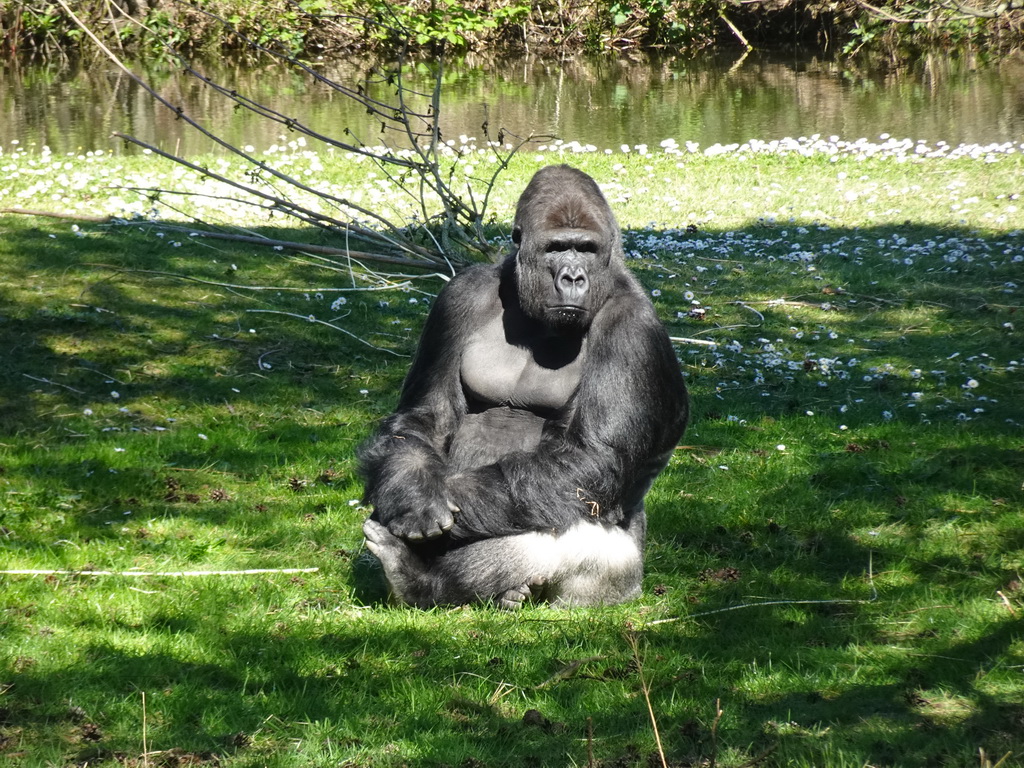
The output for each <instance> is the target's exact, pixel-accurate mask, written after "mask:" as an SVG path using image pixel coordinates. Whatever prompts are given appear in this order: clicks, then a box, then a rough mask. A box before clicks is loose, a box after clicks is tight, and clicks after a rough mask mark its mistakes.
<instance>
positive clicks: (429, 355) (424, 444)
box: [359, 268, 497, 540]
mask: <svg viewBox="0 0 1024 768" xmlns="http://www.w3.org/2000/svg"><path fill="white" fill-rule="evenodd" d="M492 275H493V270H492V269H489V268H477V269H471V270H466V271H465V272H462V273H461V274H459V275H458V276H457V277H455V278H453V279H452V281H451V282H450V283H449V284H448V285H447V286H445V288H444V290H442V291H441V293H440V294H439V295H438V298H437V301H436V302H435V303H434V306H433V307H432V308H431V311H430V314H429V316H428V317H427V321H426V324H425V327H424V330H423V334H422V337H421V341H420V345H419V347H418V348H417V352H416V357H415V359H414V360H413V364H412V367H411V368H410V369H409V373H408V374H407V375H406V378H405V383H404V384H403V385H402V395H401V398H400V400H399V403H398V407H397V409H396V410H395V412H394V413H393V414H392V415H391V416H389V417H388V418H387V419H385V420H384V422H383V423H382V424H381V426H380V428H379V429H378V430H377V432H376V434H375V435H374V436H373V437H372V438H370V439H369V440H368V441H367V442H366V443H365V444H363V445H362V446H361V447H360V449H359V460H360V470H361V472H362V474H363V478H364V481H365V489H366V490H365V493H364V496H363V501H364V503H366V504H370V505H372V506H373V507H374V510H375V512H374V517H375V519H377V520H378V521H379V522H381V523H382V524H384V525H385V526H387V528H388V529H389V530H390V531H391V532H392V533H393V534H395V535H396V536H400V537H402V538H406V539H414V540H415V539H422V538H431V537H434V536H438V535H440V534H441V533H442V532H443V531H446V530H448V529H449V528H450V527H451V526H452V522H453V518H452V512H451V510H450V508H449V505H448V498H447V492H446V488H445V475H446V474H447V470H448V468H447V459H446V455H447V450H448V442H449V441H450V439H451V437H452V435H454V434H455V432H456V430H457V429H458V425H459V419H460V417H461V415H462V414H463V413H464V412H465V395H464V394H463V391H462V387H461V385H460V379H459V365H460V362H461V355H462V349H463V348H464V346H465V337H466V336H467V335H468V333H469V332H470V331H471V330H472V329H473V322H472V320H471V317H472V316H473V314H474V312H475V311H477V309H478V307H479V306H480V304H481V302H486V301H487V297H488V294H489V293H493V292H494V290H495V289H493V288H490V286H491V285H492V284H495V285H496V283H497V278H496V277H493V276H492Z"/></svg>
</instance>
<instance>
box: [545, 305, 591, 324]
mask: <svg viewBox="0 0 1024 768" xmlns="http://www.w3.org/2000/svg"><path fill="white" fill-rule="evenodd" d="M548 314H550V315H553V316H554V317H555V319H557V320H561V321H562V322H566V323H575V322H579V321H580V320H582V319H583V318H584V317H585V316H586V314H587V310H585V309H584V308H583V307H577V306H574V305H572V304H563V305H562V306H558V307H551V308H550V309H549V310H548Z"/></svg>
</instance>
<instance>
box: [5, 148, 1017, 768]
mask: <svg viewBox="0 0 1024 768" xmlns="http://www.w3.org/2000/svg"><path fill="white" fill-rule="evenodd" d="M557 159H559V157H558V156H557V155H555V154H554V153H551V152H540V153H536V154H530V155H528V156H523V157H522V158H521V159H520V160H519V161H518V162H517V163H516V164H515V165H514V167H513V169H512V170H511V172H510V174H509V176H508V184H507V185H505V184H504V183H502V186H501V191H500V194H499V196H498V199H497V207H496V210H495V212H496V214H497V222H498V226H497V229H504V230H507V222H508V220H509V215H510V206H511V204H512V203H513V202H514V199H515V196H516V195H517V194H518V192H519V191H520V190H521V189H522V187H523V185H524V184H525V181H526V179H527V178H528V176H529V174H530V173H531V172H532V170H533V169H534V168H536V167H537V166H538V165H539V164H541V163H546V162H552V161H555V160H557ZM566 159H568V160H570V161H571V162H573V163H574V164H576V165H579V166H580V167H582V168H583V169H584V170H587V171H589V172H590V173H592V174H593V175H594V176H595V177H597V178H598V180H599V181H600V182H601V183H602V184H603V185H604V186H605V189H606V191H607V194H608V197H609V199H610V200H611V201H612V204H613V207H614V209H615V211H616V214H617V215H618V217H619V219H620V222H621V223H622V224H623V226H624V227H625V228H626V230H627V245H628V247H629V249H630V250H631V251H635V252H637V253H638V254H640V255H641V258H637V259H635V260H633V261H632V262H631V264H632V266H633V268H634V269H635V271H636V272H637V274H638V275H639V277H640V279H641V280H642V281H643V282H644V284H645V285H647V286H648V287H649V288H650V289H651V290H652V293H654V294H655V295H654V301H655V304H656V306H657V307H658V309H659V312H660V313H661V315H662V317H663V319H664V320H665V322H666V325H667V326H668V328H669V330H670V332H671V334H672V335H673V336H676V337H679V338H683V339H691V340H692V339H698V340H702V341H709V340H711V341H716V342H718V346H717V347H709V346H707V345H701V344H695V343H692V342H689V341H684V342H680V343H679V345H678V347H677V348H678V351H679V355H680V359H681V361H682V363H683V366H684V370H685V372H686V375H687V377H688V382H689V385H690V387H691V394H692V399H693V408H694V420H693V423H692V425H691V427H690V430H689V431H688V433H687V436H686V437H685V438H684V441H683V442H684V446H683V447H681V448H680V450H678V451H677V453H676V456H675V458H674V459H673V461H672V462H671V464H670V466H669V467H668V469H667V470H666V472H665V473H664V475H663V476H662V477H661V478H660V480H659V481H658V483H657V484H656V486H655V488H654V489H653V491H652V492H651V494H650V496H649V505H648V511H649V516H650V544H649V549H648V555H647V576H646V579H645V583H644V593H643V596H642V597H641V598H640V599H639V600H638V601H636V602H634V603H632V604H630V605H626V606H619V607H613V608H602V609H590V610H571V611H554V610H550V609H547V608H543V607H530V608H527V609H525V610H523V611H522V612H518V613H502V612H499V611H496V610H492V609H490V608H485V607H473V608H468V609H458V610H440V609H439V610H434V611H429V612H422V611H415V610H408V609H404V608H393V607H387V606H384V605H381V604H380V603H379V602H377V601H375V599H374V595H373V590H374V581H375V579H376V574H375V573H374V572H373V570H372V568H370V567H369V566H368V565H367V564H366V563H365V561H363V560H362V559H361V552H362V549H361V533H360V523H361V521H362V519H363V517H364V516H365V514H366V512H367V511H366V510H365V509H363V508H362V507H360V506H359V505H358V502H357V501H356V500H357V499H359V497H360V494H361V488H360V484H359V481H358V479H357V478H356V477H355V474H354V461H353V453H354V448H355V446H356V445H357V444H358V443H359V441H360V440H362V439H363V438H364V437H365V436H366V435H367V434H368V433H369V432H370V430H371V429H372V428H373V425H374V424H375V423H376V422H377V421H378V420H379V419H380V418H381V417H383V416H384V415H385V414H387V413H388V412H389V411H390V409H391V408H392V407H393V406H394V403H395V400H396V396H397V392H398V387H399V386H400V383H401V380H402V377H403V375H404V370H405V368H406V366H407V364H408V360H407V359H406V358H401V357H396V356H394V355H391V354H388V353H386V352H382V351H378V350H375V349H372V348H370V347H368V346H366V345H365V344H362V343H360V342H359V341H356V340H353V339H352V338H350V337H348V336H344V335H342V334H340V333H337V332H335V331H333V330H331V329H329V328H327V327H325V326H323V325H321V324H316V323H309V322H303V321H299V320H296V319H293V318H291V317H287V316H284V315H280V314H259V313H252V312H250V311H249V310H274V311H282V312H291V313H294V314H297V315H300V316H303V317H304V316H307V315H311V314H312V315H314V316H315V317H316V318H318V319H322V320H335V321H336V324H338V325H340V326H343V327H344V328H346V329H347V330H350V331H352V332H353V333H355V334H356V335H358V336H359V337H361V338H362V339H364V340H366V341H370V342H372V343H374V344H376V345H378V346H381V347H386V348H388V349H391V350H393V351H397V352H400V353H403V354H408V353H410V352H411V351H412V349H413V348H414V344H415V340H416V338H417V333H418V329H419V327H420V324H421V322H422V319H423V317H424V316H425V313H426V311H427V305H428V303H429V299H430V297H429V295H428V294H430V293H436V291H437V290H438V288H439V285H440V283H439V282H438V281H436V280H433V281H431V280H424V281H416V282H415V283H414V286H415V288H416V289H418V290H421V291H424V292H425V293H417V292H405V291H403V290H392V291H385V292H382V293H378V292H374V293H366V292H351V293H347V294H344V295H345V297H346V299H347V303H345V304H344V305H343V306H340V307H338V308H337V309H335V310H332V309H331V308H330V304H331V303H332V302H333V301H334V300H335V299H336V298H337V297H338V295H339V294H338V293H336V292H335V293H332V292H329V291H328V290H327V289H329V288H338V287H346V286H351V281H350V280H349V278H348V276H347V275H340V276H339V275H338V273H333V272H325V271H322V270H318V269H317V268H315V267H313V266H310V265H308V264H306V263H305V262H304V261H303V260H301V259H299V260H293V259H290V258H288V255H287V254H282V253H278V252H274V251H271V250H259V249H254V248H252V247H251V246H235V245H232V244H230V243H212V242H207V241H201V240H198V239H196V238H183V237H180V236H178V235H175V234H166V235H165V236H163V237H160V236H159V231H160V225H159V224H154V225H152V226H151V227H148V228H145V229H140V230H139V231H134V232H130V231H126V230H125V229H124V228H111V227H106V226H101V225H95V224H82V225H81V226H80V227H78V229H77V231H74V230H73V228H72V224H71V222H68V221H51V220H46V219H39V218H27V217H16V216H7V217H3V218H0V275H2V277H0V339H2V343H0V360H2V363H3V365H2V367H0V526H2V527H0V542H2V544H0V546H2V552H3V560H2V562H3V568H5V569H15V568H20V569H51V570H71V571H80V570H86V569H101V570H112V571H127V570H131V569H136V570H145V571H164V572H167V571H171V572H173V571H184V570H187V571H217V570H238V569H250V568H314V567H315V568H318V569H319V570H318V571H316V572H313V573H302V574H259V575H249V576H238V575H234V576H230V575H208V576H192V577H175V576H157V577H130V576H108V577H86V576H81V575H53V576H0V595H2V598H0V633H2V637H3V642H2V643H0V759H2V761H3V762H4V763H6V764H9V765H14V766H22V765H24V766H44V765H80V766H84V765H89V766H95V765H105V766H115V765H124V766H132V767H133V768H134V767H135V766H142V765H146V764H148V765H154V766H156V765H161V766H169V765H186V764H187V765H222V766H230V767H231V768H236V767H241V766H288V767H289V768H291V767H293V766H371V765H372V766H397V765H450V766H499V765H510V766H519V765H545V766H569V765H586V764H587V763H588V759H589V757H588V756H589V755H592V756H593V761H594V764H600V765H606V766H612V765H614V766H627V765H637V766H641V765H642V766H646V765H654V764H659V765H660V762H659V761H658V760H657V758H656V754H657V746H656V743H655V739H654V735H653V731H652V728H651V724H650V719H649V717H648V713H647V705H646V703H645V700H644V695H643V691H642V683H641V675H642V680H643V681H645V682H646V683H647V684H648V685H649V688H650V703H651V707H652V709H653V712H654V714H655V716H656V717H657V722H658V726H659V730H660V735H661V739H662V742H663V746H664V752H665V755H666V758H667V760H668V762H669V763H670V764H671V765H710V764H712V763H714V764H715V765H718V766H740V765H752V764H757V765H762V766H829V767H831V766H850V768H854V767H859V766H863V765H874V766H906V767H907V768H912V767H913V768H916V767H918V766H925V765H928V766H950V767H953V766H974V765H985V764H987V763H988V764H995V763H996V762H998V761H999V760H1000V758H1002V757H1003V756H1004V755H1006V754H1007V753H1009V752H1013V753H1014V754H1013V755H1011V756H1010V757H1009V758H1008V759H1007V760H1006V761H1004V762H1003V763H1002V765H1003V766H1010V765H1020V764H1021V763H1020V762H1019V760H1020V756H1021V755H1022V754H1024V736H1022V734H1024V625H1022V622H1021V616H1022V615H1024V587H1022V578H1021V573H1022V571H1024V512H1022V509H1024V491H1022V485H1021V483H1022V479H1024V431H1022V424H1024V412H1022V409H1021V405H1020V403H1021V402H1022V396H1024V387H1022V383H1024V345H1022V344H1021V336H1020V332H1021V331H1020V326H1021V323H1022V322H1024V321H1022V320H1021V319H1020V312H1019V310H1020V307H1021V292H1022V290H1024V288H1022V287H1021V286H1022V285H1024V212H1022V211H1024V201H1020V200H1018V199H1016V198H1015V196H1017V195H1020V194H1021V193H1022V192H1024V156H1022V155H1021V154H1019V153H1018V154H1011V155H1002V156H1000V157H999V158H998V161H997V162H992V163H985V162H983V161H980V160H972V159H966V158H961V159H926V160H922V161H907V162H900V161H897V160H896V159H894V158H888V159H886V158H878V157H876V158H871V157H862V156H859V155H852V156H849V157H845V156H844V157H840V158H839V159H837V160H836V161H834V162H831V161H830V160H829V158H828V157H827V156H825V155H815V156H812V157H800V156H798V155H784V156H780V155H758V156H749V157H747V158H746V159H744V158H743V157H742V156H741V155H739V154H736V153H732V154H726V155H723V156H720V157H704V156H700V155H675V154H666V153H664V152H662V151H660V150H658V151H655V152H652V153H650V154H648V155H646V156H645V155H640V154H638V153H636V152H631V153H629V154H622V153H619V152H616V153H614V154H612V155H605V154H602V153H590V154H582V155H572V156H571V157H568V158H566ZM309 161H310V159H309V157H306V156H300V155H299V154H296V157H295V159H294V162H295V164H297V165H298V164H301V163H304V162H309ZM56 162H57V159H54V158H48V159H43V158H40V157H38V156H32V155H24V154H18V153H15V155H13V156H12V155H10V154H8V155H6V156H4V157H3V158H2V159H0V168H2V170H0V206H13V205H21V206H25V207H35V208H48V209H51V210H64V211H80V212H106V211H110V210H115V209H118V210H119V209H120V207H123V206H124V205H126V204H130V205H134V202H133V199H132V198H131V196H130V195H128V193H126V192H111V191H109V190H107V189H106V184H107V183H108V182H109V181H113V182H115V183H121V182H122V181H127V182H128V183H142V184H143V185H150V186H153V185H162V186H166V185H168V184H170V183H171V182H172V181H174V182H175V183H177V184H179V185H185V184H191V183H194V182H193V180H190V179H189V178H188V177H187V175H180V176H179V178H178V179H176V180H175V179H174V178H173V177H175V176H176V175H178V172H177V171H175V170H173V169H170V168H168V167H167V166H163V165H161V164H160V163H158V162H156V161H155V160H154V159H153V158H151V157H150V158H146V157H129V158H114V157H110V156H101V157H89V158H60V159H59V162H60V163H61V165H62V167H61V168H60V169H56V168H55V166H54V164H55V163H56ZM64 163H67V166H68V167H66V168H65V167H63V164H64ZM323 174H324V178H325V183H330V184H336V185H337V186H338V187H339V188H340V187H346V188H351V189H353V190H355V189H356V188H358V186H359V185H360V184H362V185H363V186H364V187H365V188H366V189H367V190H369V189H370V185H369V184H368V181H367V179H366V166H365V165H351V164H345V163H343V162H340V161H336V162H333V163H329V164H327V168H326V169H325V170H324V171H323ZM376 194H381V193H380V192H370V191H367V192H366V196H367V199H371V198H372V197H373V195H376ZM383 194H384V195H385V197H384V198H374V199H375V200H376V202H377V203H379V204H381V205H384V204H390V203H391V202H393V200H392V199H390V198H388V197H387V194H388V193H387V191H385V193H383ZM112 197H117V198H119V199H120V202H109V201H110V199H111V198H112ZM141 205H142V206H143V207H146V206H148V205H149V203H146V202H143V203H142V204H141ZM167 213H168V215H169V212H167ZM228 214H230V215H234V214H233V213H232V212H230V211H228ZM247 223H249V224H250V225H252V226H263V227H265V229H264V231H265V232H268V233H270V234H273V235H279V236H282V237H287V238H288V239H298V238H301V237H304V236H307V237H308V236H310V235H309V234H308V233H302V232H294V231H288V230H287V227H286V226H285V225H283V224H282V223H281V222H280V221H277V220H275V221H274V222H265V221H259V220H252V221H248V222H247ZM271 224H273V225H274V226H275V227H277V228H276V229H271V228H270V225H271ZM687 225H693V226H692V227H691V228H690V229H689V230H687ZM313 236H314V237H315V235H313ZM801 254H802V255H801ZM812 257H813V258H812ZM97 264H104V265H109V266H113V267H117V269H116V270H115V269H111V268H109V267H100V266H94V265H97ZM126 270H127V271H126ZM130 270H162V271H169V272H175V273H182V274H188V275H191V276H194V277H201V278H204V279H207V280H210V281H214V282H223V283H235V284H248V285H262V286H280V287H282V288H283V287H294V288H299V289H303V290H298V291H295V292H287V291H284V290H282V291H262V292H258V293H253V292H245V291H239V290H235V289H229V288H225V287H218V286H215V285H209V284H199V283H195V282H186V281H182V280H174V279H168V278H158V277H153V276H146V275H142V274H139V273H137V272H132V271H130ZM307 294H308V295H307ZM318 294H319V295H318ZM410 299H417V301H416V303H411V302H410ZM779 300H783V301H779ZM382 301H383V302H387V304H386V305H384V306H382V305H381V302H382ZM693 302H699V305H700V307H699V308H701V309H704V310H705V313H704V316H703V319H700V318H699V317H696V316H688V313H689V312H690V310H691V309H692V308H694V307H696V305H694V304H693ZM268 366H269V367H268ZM115 392H116V393H117V394H116V395H115V394H114V393H115ZM762 603H769V604H766V605H762ZM666 619H669V620H671V621H665V622H662V623H655V622H659V621H661V620H666ZM632 638H635V639H636V641H637V643H636V649H635V651H634V649H633V647H632V646H631V639H632ZM716 703H717V704H718V705H719V706H720V707H721V712H722V714H721V716H720V717H716ZM533 710H536V712H537V713H539V714H535V713H534V712H532V711H533ZM588 722H589V724H590V725H589V731H588ZM588 733H590V734H592V736H588ZM144 748H145V750H146V751H148V753H149V754H148V755H147V756H146V757H144V756H143V754H144Z"/></svg>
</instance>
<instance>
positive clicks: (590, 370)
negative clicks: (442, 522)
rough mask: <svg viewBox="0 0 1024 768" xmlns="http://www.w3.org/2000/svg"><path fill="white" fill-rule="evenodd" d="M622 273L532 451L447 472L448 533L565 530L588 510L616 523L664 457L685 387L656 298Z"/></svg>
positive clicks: (681, 422)
mask: <svg viewBox="0 0 1024 768" xmlns="http://www.w3.org/2000/svg"><path fill="white" fill-rule="evenodd" d="M621 280H622V281H623V283H625V284H623V285H620V287H619V291H618V292H617V295H616V297H615V298H613V299H612V300H610V301H609V302H608V304H606V305H605V307H604V308H603V310H602V311H601V313H600V314H599V316H598V317H597V318H595V322H594V324H593V325H592V326H591V328H590V330H589V334H588V345H589V346H588V352H587V354H588V360H587V364H586V366H585V370H584V374H583V380H582V381H581V383H580V387H579V389H578V390H577V392H576V394H575V395H574V396H573V400H572V402H571V404H570V407H569V408H568V409H567V412H566V414H565V418H564V419H562V420H561V421H560V422H559V423H552V422H549V423H548V425H547V426H546V427H545V430H544V434H543V437H542V439H541V443H540V446H539V448H538V449H537V450H536V451H535V452H532V453H515V454H511V455H509V456H507V457H505V458H503V459H501V460H499V461H498V462H497V463H495V464H491V465H489V466H486V467H481V468H480V469H476V470H473V471H470V472H466V473H462V474H458V475H455V476H453V477H451V478H450V479H449V482H448V498H449V499H450V500H451V501H452V502H453V503H454V504H455V505H456V507H457V511H456V512H455V522H454V526H453V527H452V529H451V536H452V538H453V539H455V540H457V541H475V540H479V539H485V538H491V537H494V536H502V535H509V534H516V533H522V532H524V531H545V530H548V531H564V530H566V529H567V528H568V527H570V526H571V525H572V524H573V523H575V522H577V521H579V520H581V519H585V518H591V517H593V516H597V517H598V518H599V519H601V520H604V521H605V522H609V523H618V522H620V521H621V518H622V516H623V514H624V513H626V512H628V511H629V510H630V509H632V508H633V507H634V506H635V505H636V504H638V503H639V502H640V501H641V499H642V498H643V494H644V493H645V492H646V490H647V487H648V486H649V484H650V481H651V480H653V478H654V476H655V475H656V474H657V472H658V471H659V470H660V469H661V468H662V466H664V464H665V462H666V461H667V455H668V452H669V451H671V450H672V449H673V447H674V446H675V444H676V442H677V441H678V440H679V437H680V436H681V435H682V432H683V429H684V427H685V424H686V415H687V408H686V390H685V386H684V384H683V379H682V374H681V373H680V371H679V363H678V362H677V360H676V356H675V352H674V350H673V349H672V345H671V343H670V342H669V340H668V336H667V334H666V333H665V331H664V330H663V328H662V327H661V324H660V323H659V321H658V319H657V317H656V315H655V313H654V310H653V307H651V305H650V303H649V302H648V301H647V299H646V296H637V295H636V293H635V292H638V291H641V290H642V289H640V288H639V286H638V285H637V284H635V283H634V282H633V281H632V279H631V278H628V277H622V278H621Z"/></svg>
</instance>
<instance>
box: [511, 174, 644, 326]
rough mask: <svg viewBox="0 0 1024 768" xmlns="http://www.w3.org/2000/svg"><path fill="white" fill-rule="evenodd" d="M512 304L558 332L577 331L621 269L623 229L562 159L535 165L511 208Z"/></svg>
mask: <svg viewBox="0 0 1024 768" xmlns="http://www.w3.org/2000/svg"><path fill="white" fill-rule="evenodd" d="M512 240H513V242H514V243H515V244H516V246H518V247H517V249H516V251H515V252H514V253H513V254H512V258H514V259H515V276H516V285H517V289H518V294H519V303H520V306H521V307H522V309H523V312H524V313H525V314H526V315H527V317H529V318H531V319H533V320H537V321H539V322H541V323H543V324H544V325H545V326H547V327H549V328H551V329H552V330H555V331H556V332H560V333H573V332H577V333H578V332H583V331H586V329H587V328H588V327H589V326H590V323H591V321H592V320H593V318H594V315H595V314H596V313H597V311H598V310H599V309H600V308H601V306H602V305H603V304H604V302H605V301H606V299H607V298H608V296H609V294H610V291H611V285H612V282H613V280H614V277H615V274H616V272H618V271H619V270H620V269H622V264H623V258H624V257H623V253H622V235H621V233H620V231H619V226H618V224H617V223H616V222H615V217H614V216H613V215H612V212H611V209H610V208H609V207H608V203H607V201H606V200H605V199H604V195H602V194H601V190H600V189H599V188H598V186H597V183H596V182H595V181H594V180H593V179H592V178H590V176H588V175H587V174H585V173H583V172H582V171H579V170H576V169H575V168H570V167H569V166H567V165H553V166H548V167H547V168H542V169H541V170H539V171H538V172H537V173H536V174H535V175H534V177H533V178H532V179H531V180H530V183H529V184H528V185H527V186H526V189H525V190H524V191H523V194H522V197H520V198H519V203H518V205H517V206H516V218H515V223H514V226H513V229H512Z"/></svg>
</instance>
